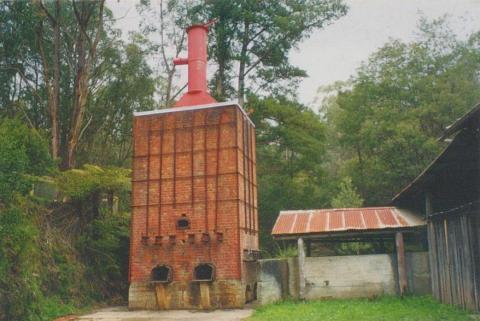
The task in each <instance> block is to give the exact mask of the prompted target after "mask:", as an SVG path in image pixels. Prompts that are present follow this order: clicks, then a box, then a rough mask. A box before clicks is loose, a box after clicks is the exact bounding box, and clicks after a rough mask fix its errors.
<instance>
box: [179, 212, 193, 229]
mask: <svg viewBox="0 0 480 321" xmlns="http://www.w3.org/2000/svg"><path fill="white" fill-rule="evenodd" d="M189 228H190V221H189V220H188V218H186V217H185V215H183V216H182V217H181V218H179V219H178V220H177V229H179V230H186V229H189Z"/></svg>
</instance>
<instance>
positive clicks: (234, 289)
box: [129, 25, 258, 309]
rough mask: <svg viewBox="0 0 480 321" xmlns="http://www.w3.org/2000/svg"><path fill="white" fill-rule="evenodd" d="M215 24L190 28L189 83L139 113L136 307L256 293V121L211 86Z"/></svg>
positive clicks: (132, 303)
mask: <svg viewBox="0 0 480 321" xmlns="http://www.w3.org/2000/svg"><path fill="white" fill-rule="evenodd" d="M207 31H208V30H207V26H206V25H195V26H192V27H190V28H188V29H187V32H188V58H186V59H183V58H182V59H175V61H174V62H175V64H188V79H189V81H188V92H187V93H186V94H185V95H184V96H183V97H182V98H181V99H180V100H179V101H178V103H177V104H176V105H175V107H174V108H169V109H162V110H155V111H149V112H139V113H136V114H135V115H134V126H133V140H134V153H133V154H134V155H133V174H132V193H133V196H132V225H131V244H130V280H129V281H130V288H129V307H130V308H132V309H192V308H198V309H210V308H237V307H242V306H243V305H244V304H245V302H247V301H249V300H252V299H254V298H255V292H256V270H255V267H256V263H255V260H256V258H257V255H258V218H257V187H256V165H255V129H254V125H253V123H252V121H251V120H250V118H249V117H248V115H247V114H246V113H245V112H244V111H243V109H242V108H241V107H240V106H239V105H238V104H236V103H233V102H227V103H217V102H216V101H215V100H214V99H213V98H212V97H211V96H210V95H209V94H208V92H207V84H206V64H207V49H206V41H207Z"/></svg>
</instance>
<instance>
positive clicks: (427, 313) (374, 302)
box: [247, 296, 472, 321]
mask: <svg viewBox="0 0 480 321" xmlns="http://www.w3.org/2000/svg"><path fill="white" fill-rule="evenodd" d="M247 320H248V321H317V320H318V321H464V320H465V321H466V320H469V321H471V320H472V318H471V317H470V316H469V314H468V313H467V312H465V311H463V310H460V309H457V308H455V307H452V306H448V305H445V304H440V303H438V302H437V301H435V300H434V299H433V298H431V297H429V296H422V297H418V296H417V297H415V296H411V297H405V298H403V299H402V298H397V297H380V298H376V299H350V300H346V299H345V300H327V301H308V302H301V301H300V302H294V301H284V302H279V303H274V304H270V305H265V306H262V307H259V308H258V309H257V310H256V311H255V313H254V314H253V316H251V317H250V318H249V319H247Z"/></svg>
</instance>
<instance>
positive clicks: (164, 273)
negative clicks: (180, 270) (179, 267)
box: [151, 265, 172, 283]
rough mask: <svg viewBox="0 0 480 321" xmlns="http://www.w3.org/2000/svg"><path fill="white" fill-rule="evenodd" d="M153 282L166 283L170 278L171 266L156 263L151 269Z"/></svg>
mask: <svg viewBox="0 0 480 321" xmlns="http://www.w3.org/2000/svg"><path fill="white" fill-rule="evenodd" d="M151 277H152V281H153V282H159V283H168V282H170V281H171V280H172V268H171V267H170V266H168V265H157V266H156V267H154V268H153V269H152V272H151Z"/></svg>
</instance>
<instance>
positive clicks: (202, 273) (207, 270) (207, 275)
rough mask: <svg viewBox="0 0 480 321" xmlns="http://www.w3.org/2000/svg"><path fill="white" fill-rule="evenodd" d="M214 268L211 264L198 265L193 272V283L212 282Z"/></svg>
mask: <svg viewBox="0 0 480 321" xmlns="http://www.w3.org/2000/svg"><path fill="white" fill-rule="evenodd" d="M214 274H215V268H214V267H213V265H212V264H209V263H203V264H199V265H197V266H196V267H195V269H194V270H193V280H194V281H213V279H214V277H215V275H214Z"/></svg>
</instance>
